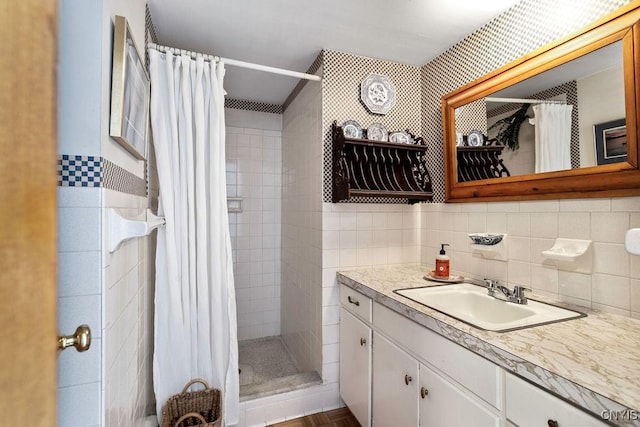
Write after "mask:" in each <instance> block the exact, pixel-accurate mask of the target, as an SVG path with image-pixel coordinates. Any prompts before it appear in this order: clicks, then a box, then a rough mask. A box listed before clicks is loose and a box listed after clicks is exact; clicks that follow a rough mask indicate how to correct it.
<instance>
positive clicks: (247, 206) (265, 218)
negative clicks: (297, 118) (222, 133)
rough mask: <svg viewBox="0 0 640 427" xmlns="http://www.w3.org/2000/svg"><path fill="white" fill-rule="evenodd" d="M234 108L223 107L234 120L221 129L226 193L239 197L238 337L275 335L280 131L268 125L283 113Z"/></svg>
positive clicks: (234, 223) (233, 225)
mask: <svg viewBox="0 0 640 427" xmlns="http://www.w3.org/2000/svg"><path fill="white" fill-rule="evenodd" d="M235 111H237V110H231V109H226V110H225V112H226V114H227V116H231V123H233V124H234V125H236V126H227V133H226V164H227V166H226V171H227V194H228V196H229V197H242V198H243V201H242V203H243V210H244V211H243V212H242V213H230V214H229V225H230V230H231V245H232V247H233V265H234V276H235V286H236V303H237V311H238V339H239V340H246V339H253V338H259V337H266V336H274V335H280V270H281V269H280V264H281V263H280V246H281V236H280V228H281V226H280V224H281V192H282V190H281V189H282V154H281V153H282V137H281V131H280V130H279V129H278V130H273V129H274V128H276V127H277V124H278V123H280V125H281V123H282V116H280V115H278V114H269V113H258V112H250V111H245V112H243V114H235V113H234V112H235ZM239 126H242V127H239ZM259 126H262V128H260V127H259ZM265 128H266V129H265Z"/></svg>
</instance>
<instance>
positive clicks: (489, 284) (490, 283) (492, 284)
mask: <svg viewBox="0 0 640 427" xmlns="http://www.w3.org/2000/svg"><path fill="white" fill-rule="evenodd" d="M482 280H483V281H484V285H485V287H486V288H487V294H488V295H489V296H494V292H495V289H496V285H497V284H498V282H497V281H496V280H493V279H486V278H485V279H482Z"/></svg>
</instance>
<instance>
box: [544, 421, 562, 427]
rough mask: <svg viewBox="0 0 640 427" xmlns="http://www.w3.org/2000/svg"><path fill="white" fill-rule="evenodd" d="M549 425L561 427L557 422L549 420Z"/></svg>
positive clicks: (550, 426)
mask: <svg viewBox="0 0 640 427" xmlns="http://www.w3.org/2000/svg"><path fill="white" fill-rule="evenodd" d="M547 425H548V426H549V427H559V426H560V425H559V424H558V422H557V421H556V420H551V419H549V420H547Z"/></svg>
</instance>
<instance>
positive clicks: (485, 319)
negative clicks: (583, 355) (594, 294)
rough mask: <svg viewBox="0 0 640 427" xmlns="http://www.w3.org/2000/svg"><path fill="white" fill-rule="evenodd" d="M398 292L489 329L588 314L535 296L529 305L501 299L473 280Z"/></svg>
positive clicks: (497, 330) (502, 329) (511, 327)
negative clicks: (558, 305)
mask: <svg viewBox="0 0 640 427" xmlns="http://www.w3.org/2000/svg"><path fill="white" fill-rule="evenodd" d="M394 292H395V293H397V294H399V295H402V296H404V297H407V298H409V299H410V300H413V301H415V302H417V303H420V304H422V305H426V306H427V307H429V308H432V309H434V310H437V311H439V312H441V313H444V314H446V315H448V316H451V317H454V318H456V319H458V320H461V321H463V322H465V323H468V324H470V325H472V326H475V327H477V328H480V329H485V330H487V331H496V332H506V331H510V330H514V329H521V328H528V327H531V326H538V325H543V324H547V323H553V322H560V321H563V320H569V319H576V318H578V317H584V316H586V315H585V314H583V313H579V312H577V311H572V310H567V309H564V308H560V307H556V306H554V305H550V304H545V303H542V302H538V301H533V300H531V299H530V300H529V301H528V303H527V304H526V305H525V304H515V303H512V302H507V301H503V300H499V299H496V298H494V297H492V296H489V295H487V290H486V288H483V287H481V286H476V285H472V284H470V283H458V284H455V285H441V286H427V287H422V288H410V289H399V290H396V291H394Z"/></svg>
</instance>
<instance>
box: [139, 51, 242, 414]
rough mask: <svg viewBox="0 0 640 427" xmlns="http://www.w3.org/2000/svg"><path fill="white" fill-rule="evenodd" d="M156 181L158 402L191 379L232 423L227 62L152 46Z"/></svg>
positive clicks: (234, 351)
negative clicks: (203, 384) (219, 395)
mask: <svg viewBox="0 0 640 427" xmlns="http://www.w3.org/2000/svg"><path fill="white" fill-rule="evenodd" d="M149 58H150V73H151V125H152V130H153V140H154V145H155V152H156V162H157V169H158V177H159V181H160V203H159V205H160V206H159V211H160V213H161V215H164V217H165V218H166V227H164V228H160V229H159V232H158V246H157V254H156V295H155V350H154V357H153V381H154V388H155V393H156V400H157V403H156V405H157V410H158V417H160V416H161V413H162V412H161V411H162V406H163V405H164V403H165V402H166V400H167V399H168V398H169V397H170V396H171V395H173V394H175V393H179V392H180V391H181V389H182V387H183V386H184V385H185V384H186V383H187V381H189V380H190V379H192V378H204V379H206V380H207V381H208V382H209V384H210V385H211V386H212V387H215V388H220V389H221V390H222V392H223V397H224V400H223V403H224V407H223V412H224V419H225V423H226V424H227V425H233V424H236V423H237V422H238V400H239V384H238V381H239V378H238V342H237V325H236V305H235V291H234V283H233V264H232V258H231V240H230V236H229V221H228V214H227V193H226V182H225V138H224V135H225V124H224V90H223V87H222V82H223V78H224V64H222V63H217V64H216V63H215V62H210V61H205V60H203V58H201V57H200V58H197V59H195V60H194V59H192V58H191V57H189V56H186V55H174V54H172V53H170V52H167V53H160V52H158V51H157V50H155V49H149Z"/></svg>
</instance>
